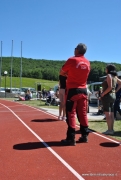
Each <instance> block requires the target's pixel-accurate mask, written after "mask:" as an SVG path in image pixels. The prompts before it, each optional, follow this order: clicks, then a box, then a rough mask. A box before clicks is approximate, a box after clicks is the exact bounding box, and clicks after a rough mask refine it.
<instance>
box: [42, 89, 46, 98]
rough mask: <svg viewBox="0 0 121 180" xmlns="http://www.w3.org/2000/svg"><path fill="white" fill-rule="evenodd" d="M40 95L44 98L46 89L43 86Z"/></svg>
mask: <svg viewBox="0 0 121 180" xmlns="http://www.w3.org/2000/svg"><path fill="white" fill-rule="evenodd" d="M42 97H43V99H45V98H46V89H45V87H44V88H43V89H42Z"/></svg>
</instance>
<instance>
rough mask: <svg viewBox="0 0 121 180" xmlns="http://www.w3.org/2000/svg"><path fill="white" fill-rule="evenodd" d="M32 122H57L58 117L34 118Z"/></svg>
mask: <svg viewBox="0 0 121 180" xmlns="http://www.w3.org/2000/svg"><path fill="white" fill-rule="evenodd" d="M31 122H57V119H33V120H31Z"/></svg>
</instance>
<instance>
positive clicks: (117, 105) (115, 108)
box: [114, 85, 121, 120]
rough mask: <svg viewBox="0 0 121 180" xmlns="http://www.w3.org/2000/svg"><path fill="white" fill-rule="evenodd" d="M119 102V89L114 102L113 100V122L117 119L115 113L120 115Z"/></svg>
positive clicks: (120, 93)
mask: <svg viewBox="0 0 121 180" xmlns="http://www.w3.org/2000/svg"><path fill="white" fill-rule="evenodd" d="M117 87H118V85H117ZM120 100H121V89H119V90H118V91H117V92H116V100H115V103H114V120H117V117H116V113H117V111H118V112H119V114H120V115H121V109H120Z"/></svg>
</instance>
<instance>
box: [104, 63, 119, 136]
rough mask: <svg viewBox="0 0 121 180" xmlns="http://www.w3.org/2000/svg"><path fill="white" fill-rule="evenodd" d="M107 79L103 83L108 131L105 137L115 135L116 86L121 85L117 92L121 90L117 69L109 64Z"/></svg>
mask: <svg viewBox="0 0 121 180" xmlns="http://www.w3.org/2000/svg"><path fill="white" fill-rule="evenodd" d="M106 73H107V78H106V79H105V80H104V81H103V83H102V87H103V93H102V94H101V99H102V104H103V110H104V112H105V116H106V121H107V125H108V130H107V131H105V132H103V134H105V135H113V134H114V129H113V126H114V102H115V99H116V95H115V89H116V84H117V83H118V84H119V87H118V88H117V91H118V90H119V89H120V88H121V80H120V79H118V77H117V72H116V67H115V65H113V64H109V65H107V67H106Z"/></svg>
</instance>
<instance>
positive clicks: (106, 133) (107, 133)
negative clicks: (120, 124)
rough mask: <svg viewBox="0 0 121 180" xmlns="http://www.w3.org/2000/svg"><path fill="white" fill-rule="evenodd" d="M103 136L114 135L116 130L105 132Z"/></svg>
mask: <svg viewBox="0 0 121 180" xmlns="http://www.w3.org/2000/svg"><path fill="white" fill-rule="evenodd" d="M103 134H105V135H113V134H114V130H107V131H105V132H103Z"/></svg>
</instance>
